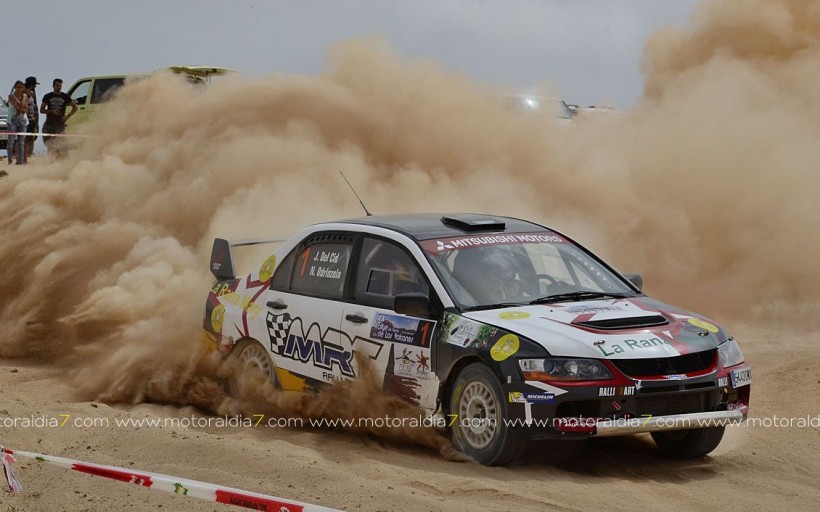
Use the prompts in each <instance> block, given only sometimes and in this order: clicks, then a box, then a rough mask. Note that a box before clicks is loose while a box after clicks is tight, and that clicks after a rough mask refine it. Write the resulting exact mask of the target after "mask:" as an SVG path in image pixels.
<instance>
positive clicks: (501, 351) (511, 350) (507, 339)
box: [490, 334, 521, 362]
mask: <svg viewBox="0 0 820 512" xmlns="http://www.w3.org/2000/svg"><path fill="white" fill-rule="evenodd" d="M520 346H521V342H520V341H519V340H518V336H516V335H515V334H505V335H504V336H502V337H500V338H499V339H498V341H496V342H495V345H493V348H491V349H490V357H492V358H493V361H499V362H500V361H504V360H506V359H507V358H509V357H510V356H511V355H513V354H515V353H516V352H518V349H519V348H520Z"/></svg>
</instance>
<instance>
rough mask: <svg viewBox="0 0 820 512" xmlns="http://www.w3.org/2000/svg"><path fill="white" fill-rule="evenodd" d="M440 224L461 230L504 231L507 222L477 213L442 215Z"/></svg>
mask: <svg viewBox="0 0 820 512" xmlns="http://www.w3.org/2000/svg"><path fill="white" fill-rule="evenodd" d="M441 222H442V224H444V225H446V226H450V227H453V228H456V229H461V230H463V231H504V229H505V228H506V227H507V224H506V223H505V222H504V221H503V220H498V219H493V218H492V217H481V216H478V215H469V216H467V215H459V216H458V217H456V216H446V215H445V216H444V217H442V218H441Z"/></svg>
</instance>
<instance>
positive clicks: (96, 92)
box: [68, 66, 232, 128]
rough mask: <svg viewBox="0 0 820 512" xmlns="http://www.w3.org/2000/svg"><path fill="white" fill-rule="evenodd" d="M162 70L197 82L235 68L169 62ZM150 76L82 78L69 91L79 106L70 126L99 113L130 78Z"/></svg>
mask: <svg viewBox="0 0 820 512" xmlns="http://www.w3.org/2000/svg"><path fill="white" fill-rule="evenodd" d="M161 71H171V72H173V73H176V74H178V75H182V76H183V77H186V78H187V79H188V80H189V81H190V82H191V83H193V84H196V85H206V84H208V83H210V81H211V78H212V77H214V76H222V75H225V74H228V73H231V72H232V70H230V69H228V68H221V67H215V66H170V67H168V68H164V69H162V70H161ZM150 76H151V75H150V74H148V73H133V74H120V75H104V76H88V77H84V78H80V79H79V80H77V81H76V82H74V84H73V85H72V86H71V88H70V89H69V90H68V95H69V96H70V97H71V99H72V100H74V101H76V102H77V106H78V110H77V113H76V114H74V116H73V117H72V119H71V121H72V122H71V124H70V125H69V127H70V128H73V127H75V126H77V125H79V124H81V123H83V122H85V121H87V120H88V119H90V118H92V117H93V116H94V115H96V112H97V111H98V110H99V109H100V108H104V104H105V103H108V102H109V101H111V100H112V99H113V98H114V95H115V94H116V93H117V90H119V89H120V88H121V87H122V86H123V85H125V84H126V83H127V82H131V81H135V80H142V79H145V78H148V77H150Z"/></svg>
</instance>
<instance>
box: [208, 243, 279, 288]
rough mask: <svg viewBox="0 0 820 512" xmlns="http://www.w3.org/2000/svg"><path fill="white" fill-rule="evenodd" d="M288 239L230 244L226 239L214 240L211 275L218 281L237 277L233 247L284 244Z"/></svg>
mask: <svg viewBox="0 0 820 512" xmlns="http://www.w3.org/2000/svg"><path fill="white" fill-rule="evenodd" d="M285 240H287V238H279V237H275V238H251V239H248V240H236V241H234V242H229V241H228V240H225V239H224V238H214V246H213V248H212V249H211V273H212V274H213V275H214V277H216V278H217V279H233V278H235V277H236V268H235V267H234V264H233V256H232V255H231V247H241V246H244V245H259V244H273V243H277V242H284V241H285Z"/></svg>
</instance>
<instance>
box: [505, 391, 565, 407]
mask: <svg viewBox="0 0 820 512" xmlns="http://www.w3.org/2000/svg"><path fill="white" fill-rule="evenodd" d="M509 401H510V403H511V404H525V403H531V404H548V403H552V402H554V401H555V393H524V392H522V391H511V392H510V393H509Z"/></svg>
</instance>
